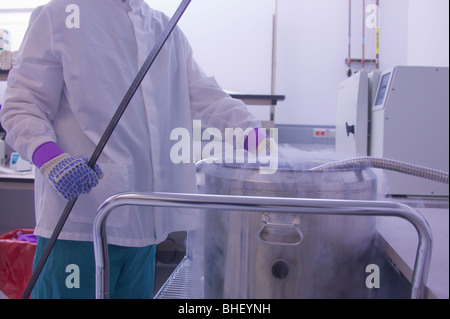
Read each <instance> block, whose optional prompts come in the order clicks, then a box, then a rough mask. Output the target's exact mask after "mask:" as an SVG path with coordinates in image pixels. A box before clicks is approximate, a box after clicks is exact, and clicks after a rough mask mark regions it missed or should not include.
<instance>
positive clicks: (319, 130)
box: [313, 128, 328, 138]
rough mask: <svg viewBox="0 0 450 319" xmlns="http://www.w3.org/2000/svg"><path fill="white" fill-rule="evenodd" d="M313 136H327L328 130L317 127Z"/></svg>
mask: <svg viewBox="0 0 450 319" xmlns="http://www.w3.org/2000/svg"><path fill="white" fill-rule="evenodd" d="M313 137H314V138H327V137H328V132H327V130H326V129H324V128H315V129H314V130H313Z"/></svg>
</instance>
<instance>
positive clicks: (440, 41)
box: [407, 0, 449, 66]
mask: <svg viewBox="0 0 450 319" xmlns="http://www.w3.org/2000/svg"><path fill="white" fill-rule="evenodd" d="M425 2H426V5H424V3H425ZM448 16H449V1H448V0H428V1H424V0H409V6H408V46H407V62H408V65H426V66H448V65H449V62H448V61H449V18H448Z"/></svg>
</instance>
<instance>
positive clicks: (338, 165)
mask: <svg viewBox="0 0 450 319" xmlns="http://www.w3.org/2000/svg"><path fill="white" fill-rule="evenodd" d="M369 167H371V168H379V169H385V170H390V171H395V172H399V173H403V174H408V175H412V176H417V177H421V178H426V179H429V180H433V181H436V182H441V183H444V184H448V172H444V171H441V170H437V169H433V168H428V167H424V166H419V165H415V164H410V163H405V162H401V161H397V160H392V159H386V158H378V157H372V156H362V157H355V158H350V159H346V160H342V161H337V162H331V163H326V164H323V165H320V166H317V167H314V168H311V169H310V170H312V171H324V170H332V169H350V168H361V169H362V168H369Z"/></svg>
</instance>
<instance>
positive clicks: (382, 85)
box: [375, 72, 391, 106]
mask: <svg viewBox="0 0 450 319" xmlns="http://www.w3.org/2000/svg"><path fill="white" fill-rule="evenodd" d="M390 77H391V72H389V73H386V74H385V75H383V76H382V77H381V82H380V88H379V90H378V94H377V99H376V101H375V106H378V105H381V104H383V102H384V97H385V96H386V91H387V87H388V84H389V79H390Z"/></svg>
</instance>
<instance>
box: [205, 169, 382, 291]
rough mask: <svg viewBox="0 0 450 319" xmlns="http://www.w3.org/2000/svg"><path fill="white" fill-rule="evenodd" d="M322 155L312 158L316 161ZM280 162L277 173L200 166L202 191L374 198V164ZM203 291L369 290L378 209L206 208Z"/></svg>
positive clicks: (321, 197)
mask: <svg viewBox="0 0 450 319" xmlns="http://www.w3.org/2000/svg"><path fill="white" fill-rule="evenodd" d="M316 164H322V163H319V162H311V163H310V164H309V165H310V166H311V167H313V166H314V165H316ZM307 166H308V165H306V167H305V166H303V167H305V168H302V169H298V168H293V167H292V166H291V165H288V167H282V165H281V166H280V167H279V169H278V171H277V172H276V173H275V174H272V175H265V174H260V171H259V169H258V167H251V166H249V165H237V164H203V165H199V166H198V177H199V181H200V182H199V191H200V193H203V194H220V195H242V196H267V197H293V198H320V199H355V200H371V199H375V197H376V177H375V175H374V174H373V173H372V172H371V171H370V170H367V169H366V170H360V169H346V170H336V171H326V172H317V171H308V170H307ZM204 226H205V229H204V238H203V242H204V276H205V277H204V283H205V288H204V294H205V298H224V299H228V298H239V299H241V298H242V299H244V298H271V299H275V298H367V297H369V296H370V289H368V288H367V287H366V284H365V281H366V277H367V275H368V274H367V273H366V272H365V269H366V266H367V265H368V264H370V260H371V251H372V249H371V247H372V245H373V241H374V236H375V220H374V218H373V217H360V216H328V215H327V216H323V215H322V216H318V215H301V214H291V213H289V214H287V213H286V214H279V213H257V212H240V211H220V212H206V213H205V217H204Z"/></svg>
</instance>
